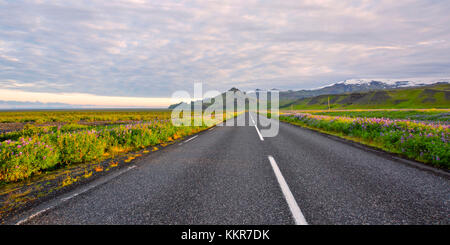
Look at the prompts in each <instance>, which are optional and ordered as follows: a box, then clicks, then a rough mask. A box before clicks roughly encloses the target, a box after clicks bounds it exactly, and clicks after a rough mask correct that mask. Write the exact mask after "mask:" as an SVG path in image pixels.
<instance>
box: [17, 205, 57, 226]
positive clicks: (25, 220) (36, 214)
mask: <svg viewBox="0 0 450 245" xmlns="http://www.w3.org/2000/svg"><path fill="white" fill-rule="evenodd" d="M51 208H54V206H50V207H47V208H45V209H42V210H41V211H39V212H36V213H34V214H32V215H30V216H29V217H28V218H26V219H23V220H20V221H19V222H17V223H16V225H21V224H23V223H25V222H27V221H28V220H30V219H32V218H34V217H36V216H38V215H40V214H42V213H44V212H46V211H47V210H49V209H51Z"/></svg>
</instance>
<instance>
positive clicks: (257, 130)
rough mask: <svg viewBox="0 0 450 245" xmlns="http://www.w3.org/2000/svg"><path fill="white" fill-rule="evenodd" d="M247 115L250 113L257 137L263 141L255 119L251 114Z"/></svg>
mask: <svg viewBox="0 0 450 245" xmlns="http://www.w3.org/2000/svg"><path fill="white" fill-rule="evenodd" d="M249 115H250V119H252V122H253V125H255V129H256V132H257V133H258V136H259V139H260V140H261V141H264V138H263V137H262V135H261V133H260V132H259V129H258V126H256V123H255V120H253V117H252V115H251V114H249Z"/></svg>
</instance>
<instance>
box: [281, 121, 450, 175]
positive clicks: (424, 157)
mask: <svg viewBox="0 0 450 245" xmlns="http://www.w3.org/2000/svg"><path fill="white" fill-rule="evenodd" d="M280 120H282V121H285V122H289V123H292V124H296V125H300V126H303V127H307V128H312V129H316V130H319V131H323V132H326V133H331V134H335V135H338V136H341V137H345V138H349V139H351V140H354V141H358V142H360V143H364V144H368V145H371V146H375V147H378V148H381V149H383V150H385V151H388V152H393V153H397V154H400V155H402V156H406V157H408V158H411V159H415V160H417V161H421V162H425V163H429V164H432V165H435V166H438V167H442V168H446V169H450V150H449V145H448V141H449V140H450V125H448V124H442V123H437V122H435V123H433V122H419V121H411V120H400V119H387V118H369V117H345V116H331V115H313V114H310V113H292V114H284V115H282V116H280Z"/></svg>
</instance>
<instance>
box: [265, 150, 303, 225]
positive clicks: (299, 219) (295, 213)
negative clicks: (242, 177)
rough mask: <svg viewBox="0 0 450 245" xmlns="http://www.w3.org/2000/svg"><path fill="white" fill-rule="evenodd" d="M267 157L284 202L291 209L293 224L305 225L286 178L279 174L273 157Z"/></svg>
mask: <svg viewBox="0 0 450 245" xmlns="http://www.w3.org/2000/svg"><path fill="white" fill-rule="evenodd" d="M268 158H269V161H270V165H272V168H273V172H275V177H277V180H278V184H280V187H281V191H282V192H283V195H284V198H285V199H286V202H287V203H288V205H289V209H290V210H291V213H292V217H293V218H294V221H295V224H296V225H307V224H308V223H307V222H306V220H305V217H304V216H303V213H302V211H301V210H300V208H299V207H298V204H297V202H296V201H295V198H294V196H293V195H292V192H291V190H290V189H289V186H288V185H287V183H286V180H285V179H284V177H283V175H282V174H281V171H280V169H279V168H278V165H277V163H276V162H275V159H274V158H273V157H272V156H268Z"/></svg>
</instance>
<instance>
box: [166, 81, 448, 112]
mask: <svg viewBox="0 0 450 245" xmlns="http://www.w3.org/2000/svg"><path fill="white" fill-rule="evenodd" d="M449 83H450V79H434V80H433V79H397V80H396V79H349V80H345V81H341V82H337V83H333V84H330V85H327V86H323V87H320V88H317V89H310V90H306V89H303V90H297V91H293V90H288V91H280V90H278V89H275V88H274V89H272V90H276V91H278V92H279V99H280V101H279V102H280V108H290V106H291V105H294V106H295V105H298V103H299V101H302V99H306V98H312V97H317V96H320V95H327V96H326V98H328V95H339V94H348V93H359V94H362V93H364V92H374V91H383V90H396V89H407V88H421V87H428V86H432V85H446V84H447V85H448V84H449ZM229 91H233V92H238V91H239V92H242V91H240V90H239V89H237V88H235V87H233V88H231V89H230V90H229ZM263 92H265V90H262V89H256V90H255V94H256V95H257V97H258V98H259V94H260V93H263ZM242 93H243V94H245V92H242ZM378 94H382V93H378ZM219 96H221V97H222V99H223V100H224V102H225V99H224V98H225V97H224V96H225V93H222V94H221V95H219ZM217 98H218V97H215V98H213V99H212V101H214V100H215V99H217ZM268 100H269V101H270V95H269V97H268ZM327 102H328V101H327ZM191 103H192V102H191ZM179 104H180V103H179ZM179 104H174V105H170V106H169V109H173V108H175V107H176V106H177V105H179ZM211 104H212V103H203V108H206V107H208V106H209V105H211Z"/></svg>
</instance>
